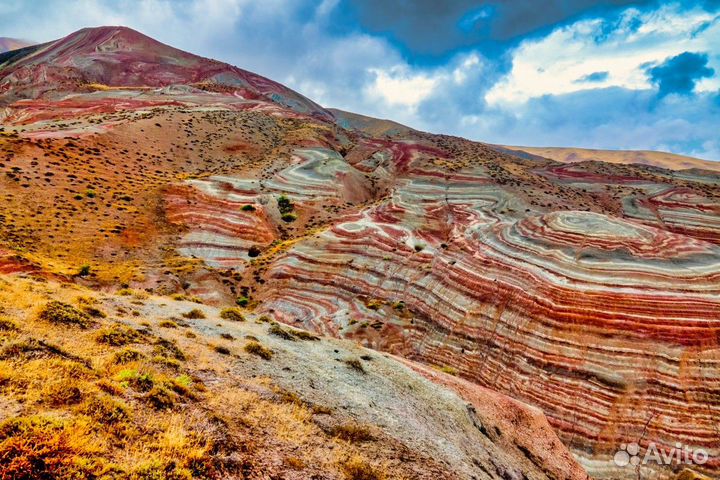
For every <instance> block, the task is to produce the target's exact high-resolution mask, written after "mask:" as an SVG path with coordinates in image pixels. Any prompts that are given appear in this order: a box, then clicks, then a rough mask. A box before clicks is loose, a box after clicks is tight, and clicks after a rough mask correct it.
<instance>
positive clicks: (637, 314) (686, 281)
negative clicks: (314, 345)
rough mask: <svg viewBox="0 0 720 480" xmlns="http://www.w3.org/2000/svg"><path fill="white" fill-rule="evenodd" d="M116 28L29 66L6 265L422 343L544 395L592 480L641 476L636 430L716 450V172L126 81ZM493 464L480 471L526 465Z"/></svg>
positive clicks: (382, 342) (405, 354)
mask: <svg viewBox="0 0 720 480" xmlns="http://www.w3.org/2000/svg"><path fill="white" fill-rule="evenodd" d="M106 33H107V32H105V33H103V32H98V35H99V37H102V38H104V39H106V40H107V38H106V37H105V36H103V35H105V34H106ZM91 36H92V35H88V33H87V32H85V33H83V34H82V35H81V37H83V38H85V39H87V38H89V37H91ZM70 37H71V38H76V37H72V35H71V36H70ZM66 38H68V37H66ZM109 41H110V45H109V46H108V47H107V48H109V49H110V51H109V52H105V53H104V55H105V57H103V58H104V61H103V62H100V63H96V64H95V63H92V62H91V63H90V64H89V65H91V67H87V65H85V64H84V63H83V64H81V65H80V67H78V66H77V65H76V66H74V67H73V68H72V69H71V70H70V74H67V73H65V74H63V72H62V71H61V70H58V71H56V72H54V74H57V75H56V76H51V77H50V78H51V79H57V80H58V86H59V87H60V88H59V89H57V91H55V92H52V91H42V90H36V91H33V88H34V87H33V85H34V83H33V82H36V78H35V77H33V75H27V76H26V77H22V75H20V74H17V75H16V77H15V78H14V79H13V81H16V82H19V83H16V84H17V85H20V88H21V89H22V88H29V90H28V92H29V93H30V94H32V95H28V96H27V98H24V99H22V100H18V101H15V100H12V98H9V97H7V98H6V100H7V106H6V108H5V109H3V110H2V112H1V113H0V117H1V118H3V129H2V131H0V148H2V154H3V156H0V169H1V170H0V173H2V175H0V186H1V187H2V191H3V193H4V197H3V202H2V203H0V248H2V249H4V250H5V251H6V252H7V253H6V254H3V255H0V271H3V272H8V273H9V274H12V275H14V276H20V277H22V276H38V277H42V278H49V279H51V280H53V281H55V280H60V281H63V282H65V283H67V284H69V285H72V284H79V285H83V286H84V287H91V288H93V289H96V290H100V291H109V292H117V293H118V295H122V294H121V293H120V292H124V291H125V290H127V289H128V288H129V289H133V291H144V292H147V293H148V294H153V295H159V296H163V295H164V296H165V298H167V297H168V296H171V297H170V298H172V297H175V296H177V297H178V298H196V299H198V300H199V301H203V302H205V303H206V304H207V305H216V306H220V307H227V306H229V305H230V304H238V305H239V306H240V308H241V311H242V313H243V315H245V316H248V317H249V318H256V317H257V318H260V317H262V316H266V317H268V318H270V319H271V320H272V321H275V322H282V323H283V324H287V325H292V326H294V327H299V328H303V329H306V330H310V331H313V332H316V333H317V334H323V335H327V336H331V337H340V338H345V339H350V340H354V341H356V342H358V343H360V344H361V345H363V346H365V347H371V348H373V349H375V350H378V351H383V352H387V353H389V354H392V355H395V356H399V357H402V358H405V359H409V360H410V361H413V362H420V363H421V364H422V365H420V366H417V367H416V368H417V369H418V370H421V371H422V372H421V373H422V374H423V375H425V376H429V377H432V378H434V381H437V382H439V383H444V384H452V385H454V386H455V387H456V388H457V389H458V391H464V392H465V393H466V394H468V395H471V392H468V389H469V390H472V388H471V387H472V385H478V386H480V387H482V388H489V389H493V390H496V391H499V392H501V393H502V394H505V395H509V396H511V397H512V398H515V399H517V400H518V401H520V402H523V403H526V404H529V405H531V406H532V407H533V409H535V408H537V409H539V410H541V411H542V412H543V413H544V415H545V416H546V417H547V419H548V421H549V422H550V425H551V426H552V428H554V429H555V431H556V432H557V434H558V436H559V437H560V438H561V440H562V441H563V442H564V444H565V445H566V446H568V448H570V449H571V450H572V453H573V455H574V458H575V459H576V460H577V461H578V462H580V464H581V465H582V466H583V467H584V468H585V469H587V470H588V471H589V472H590V473H591V475H592V476H594V477H597V478H613V479H620V478H623V479H624V478H628V479H630V478H635V474H636V472H635V470H634V469H625V470H623V469H622V468H619V467H617V466H614V465H613V464H612V462H611V459H612V455H613V452H614V451H615V449H617V448H618V446H619V445H620V444H623V443H624V444H627V443H628V442H629V441H634V440H636V439H637V438H640V437H641V436H642V438H645V439H647V441H648V442H650V441H652V442H655V443H657V444H660V445H673V444H674V442H675V441H677V439H678V438H682V440H683V442H684V443H686V444H688V445H689V446H690V447H693V448H704V449H707V450H708V451H709V452H710V453H711V456H712V458H715V457H716V453H718V451H717V448H716V446H715V444H714V443H712V438H713V432H714V428H715V426H714V424H713V423H712V418H713V416H714V415H716V414H717V408H718V407H717V405H716V403H714V402H713V400H712V399H713V398H714V397H713V395H715V394H716V392H715V390H714V387H713V385H715V383H714V382H716V379H717V376H718V371H717V369H715V368H713V367H712V365H715V363H714V362H716V361H717V354H718V350H717V348H716V344H715V343H714V340H712V339H715V338H716V333H717V331H718V328H720V325H719V324H718V320H717V318H716V316H715V313H716V312H717V309H718V308H720V305H719V304H718V298H720V296H718V295H719V294H720V283H719V282H718V279H720V224H719V223H718V218H720V188H719V183H718V177H717V175H716V174H713V173H711V172H704V171H698V170H686V171H681V172H678V171H673V170H668V169H664V168H658V167H655V166H648V165H640V164H612V163H605V162H600V161H583V162H579V163H572V164H565V163H561V162H557V161H554V160H551V159H547V158H543V157H539V156H532V155H529V154H523V155H519V154H513V153H511V152H507V151H504V150H503V149H502V147H498V146H494V145H488V144H484V143H481V142H472V141H469V140H465V139H462V138H459V137H453V136H448V135H434V134H431V133H427V132H420V131H416V130H412V129H407V128H406V127H403V126H402V125H399V124H397V123H394V122H391V121H384V120H377V119H372V118H369V117H364V116H361V115H356V114H350V113H347V112H340V111H337V110H334V111H331V115H330V116H325V115H315V116H313V115H312V112H310V113H311V114H307V112H306V111H302V109H297V106H296V109H293V108H290V107H289V106H288V105H285V104H283V103H282V102H280V103H278V102H276V101H275V100H274V99H273V98H272V95H270V96H265V95H257V96H254V97H252V98H251V96H242V95H235V94H234V93H235V91H236V89H235V87H232V86H231V87H229V88H228V85H227V84H223V83H222V78H220V80H219V81H218V82H217V83H212V84H211V85H208V84H198V83H191V84H187V85H182V84H167V85H160V83H157V84H156V85H155V86H153V87H147V86H146V84H148V83H153V82H160V80H158V77H154V76H152V75H151V78H149V80H150V81H147V82H146V81H140V80H141V79H140V80H138V81H137V82H136V85H135V86H133V85H128V84H127V83H128V82H122V81H121V79H123V78H125V77H123V74H122V72H120V73H117V72H114V71H112V69H111V71H110V73H106V72H104V71H103V70H102V69H103V68H105V67H104V66H106V65H108V61H109V60H108V58H126V55H129V54H130V53H132V54H133V55H134V54H135V53H133V52H129V51H128V50H120V51H118V50H117V48H118V46H121V47H122V48H125V47H124V46H122V45H120V44H117V43H116V44H113V42H112V38H110V39H109ZM131 43H132V42H131ZM141 43H142V42H141ZM132 44H133V45H137V42H135V43H132ZM55 47H58V45H55ZM55 47H50V48H55ZM60 47H62V45H60ZM44 48H45V49H46V50H44V52H47V51H48V50H47V48H48V47H44ZM112 49H115V50H112ZM91 50H93V51H94V47H93V48H92V49H91ZM41 54H43V52H40V51H38V53H37V54H36V55H41ZM83 55H85V56H82V55H80V56H78V58H82V59H94V58H96V57H94V55H95V53H93V52H92V51H91V52H89V53H85V54H83ZM148 55H150V56H152V55H155V57H157V51H152V49H151V51H149V52H145V53H141V54H138V59H142V58H146V57H147V56H148ZM70 57H72V55H70ZM155 57H153V58H155ZM33 58H40V57H33ZM78 58H76V59H73V58H68V59H66V60H67V61H69V62H70V63H72V62H73V61H75V60H78ZM21 61H22V59H19V60H16V61H14V63H13V65H15V66H17V65H18V64H19V62H21ZM138 62H139V60H138ZM153 62H155V63H154V64H155V65H159V66H162V65H163V63H162V62H161V61H159V60H157V58H155V59H154V60H153ZM31 63H32V62H30V63H28V64H26V65H27V66H28V69H27V70H26V73H32V68H33V66H32V65H31ZM116 63H117V62H116ZM142 63H143V62H140V64H142ZM145 63H147V62H145ZM131 64H132V62H128V65H131ZM83 65H85V66H83ZM42 67H43V65H40V69H42ZM86 67H87V68H86ZM53 68H55V67H53ZM84 68H86V70H87V71H86V70H83V69H84ZM93 68H95V69H100V70H99V71H98V70H93ZM113 68H114V67H113ZM158 68H159V67H158ZM193 71H194V70H192V68H191V69H190V73H189V74H188V77H186V78H190V79H191V80H194V79H195V78H197V77H194V76H192V72H193ZM13 72H17V70H13ZM58 72H59V73H58ZM21 73H22V72H21ZM130 73H131V74H132V69H130ZM150 73H151V74H153V72H150ZM4 74H5V70H4V69H3V70H0V85H3V83H2V82H3V81H4V79H5V77H3V75H4ZM106 74H107V75H110V77H111V78H114V80H113V82H112V83H114V85H108V84H102V85H100V84H96V85H92V86H91V85H88V84H87V83H85V82H86V81H87V80H95V79H102V78H105V77H103V75H106ZM85 75H87V77H86V76H85ZM113 75H114V76H113ZM153 75H154V74H153ZM71 78H76V79H79V80H81V81H77V82H73V81H69V79H71ZM138 78H139V77H138ZM215 80H217V79H215ZM23 82H24V83H23ZM230 83H232V82H230ZM12 84H13V83H12V82H9V83H7V84H5V85H10V86H9V88H10V89H12V88H13V87H12ZM257 92H258V93H259V92H260V91H259V90H258V91H257ZM11 94H12V92H11ZM285 103H287V102H285ZM0 251H2V250H0ZM86 267H87V268H86ZM12 278H14V277H12ZM33 288H35V287H33ZM158 301H159V302H162V301H163V300H158ZM123 318H124V317H123ZM213 318H214V317H213ZM278 325H281V324H280V323H278ZM210 327H211V325H209V324H208V325H205V324H204V322H197V324H195V325H194V328H200V329H206V330H207V329H210ZM278 328H280V329H282V328H285V327H278ZM277 334H278V335H282V333H280V332H279V331H278V332H277ZM288 341H292V340H288ZM416 365H417V364H416ZM697 365H710V366H709V367H703V368H700V367H697V368H696V366H697ZM289 367H290V366H289ZM433 367H434V368H433ZM437 370H440V371H443V372H445V373H446V374H447V375H450V376H451V377H453V378H455V376H457V377H458V378H457V379H456V380H457V381H453V379H452V378H449V377H447V376H443V377H441V378H436V377H435V376H434V375H433V373H434V372H436V371H437ZM277 375H278V376H279V375H280V374H277ZM360 378H362V377H360ZM464 398H466V400H467V396H466V397H464ZM578 399H581V401H578ZM490 408H492V406H490ZM364 413H366V412H364ZM495 413H496V414H497V413H499V412H495ZM648 418H650V419H651V421H648V420H647V419H648ZM481 423H482V422H481ZM482 425H484V424H482ZM478 428H479V431H480V432H481V433H482V430H483V428H482V427H480V426H478ZM489 433H490V434H491V435H492V433H491V432H489ZM643 447H645V445H644V446H643ZM551 453H553V456H551V457H548V458H547V459H545V458H538V457H537V454H532V455H530V457H528V458H531V457H532V458H534V459H535V460H536V461H538V462H540V463H542V462H543V461H546V460H547V461H549V462H552V461H554V459H555V458H556V457H555V455H554V454H556V453H558V452H551ZM559 454H560V456H563V455H564V453H562V452H559ZM532 458H531V461H532ZM496 467H497V466H490V464H489V463H482V464H481V466H477V468H478V470H477V472H476V473H477V476H479V477H480V478H483V477H490V478H494V477H498V478H508V475H510V478H512V475H513V474H510V473H507V472H505V473H503V471H502V468H500V469H498V468H496ZM501 467H502V466H501ZM470 468H472V467H470ZM488 468H490V470H488V471H489V472H490V473H487V472H486V471H485V470H484V469H488ZM503 468H504V467H503ZM573 468H574V467H573ZM643 468H644V469H645V470H643V473H648V474H655V475H659V478H672V477H673V476H674V472H673V471H672V469H670V468H664V467H660V466H647V467H643ZM702 471H704V472H706V473H712V474H714V473H715V472H717V471H720V464H718V463H717V462H709V463H708V464H707V465H705V466H703V467H702ZM483 472H485V473H483ZM518 478H522V477H518Z"/></svg>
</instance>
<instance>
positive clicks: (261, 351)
mask: <svg viewBox="0 0 720 480" xmlns="http://www.w3.org/2000/svg"><path fill="white" fill-rule="evenodd" d="M245 351H246V352H248V353H251V354H253V355H257V356H258V357H260V358H262V359H264V360H270V359H271V358H272V356H273V352H272V350H270V349H269V348H267V347H264V346H262V345H260V343H258V342H255V341H251V342H248V343H247V344H246V345H245Z"/></svg>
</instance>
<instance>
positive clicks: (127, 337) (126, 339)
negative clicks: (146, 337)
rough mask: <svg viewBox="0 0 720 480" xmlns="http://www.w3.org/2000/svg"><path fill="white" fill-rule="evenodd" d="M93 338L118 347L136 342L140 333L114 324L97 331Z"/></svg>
mask: <svg viewBox="0 0 720 480" xmlns="http://www.w3.org/2000/svg"><path fill="white" fill-rule="evenodd" d="M95 339H96V340H97V341H98V342H100V343H104V344H107V345H112V346H115V347H118V346H122V345H127V344H129V343H134V342H137V341H138V340H139V339H140V334H139V333H138V332H137V330H135V329H132V328H130V327H120V326H115V327H112V328H107V329H103V330H101V331H99V332H98V333H97V335H96V336H95Z"/></svg>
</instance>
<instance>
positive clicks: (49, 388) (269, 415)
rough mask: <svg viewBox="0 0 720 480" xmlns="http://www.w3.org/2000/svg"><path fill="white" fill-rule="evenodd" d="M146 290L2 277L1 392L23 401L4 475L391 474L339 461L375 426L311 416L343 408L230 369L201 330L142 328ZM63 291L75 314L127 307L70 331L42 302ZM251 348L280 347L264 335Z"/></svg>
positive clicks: (1, 464) (10, 423)
mask: <svg viewBox="0 0 720 480" xmlns="http://www.w3.org/2000/svg"><path fill="white" fill-rule="evenodd" d="M82 297H86V298H84V299H81V298H82ZM134 298H135V296H134V295H128V296H125V297H110V298H109V299H106V300H101V299H98V298H97V296H96V295H95V294H93V293H92V292H88V291H87V290H84V289H80V288H77V287H74V286H66V287H60V286H58V285H55V284H52V283H47V284H40V283H37V282H33V281H30V280H23V279H13V281H12V282H6V281H5V280H3V279H2V278H0V305H3V306H4V311H3V316H2V320H3V321H2V323H0V325H1V326H2V328H0V397H1V398H0V400H2V401H7V402H8V403H9V404H14V405H19V406H20V410H19V411H18V412H17V414H16V415H14V416H11V417H10V418H8V419H7V420H6V421H5V422H3V423H1V424H0V479H13V480H15V479H21V480H31V479H33V480H35V479H45V478H47V479H50V478H52V479H57V480H75V479H90V478H98V479H101V478H102V479H108V480H109V479H124V478H129V479H133V480H140V479H177V480H180V479H182V480H188V479H193V478H203V479H218V480H219V479H222V478H228V477H236V478H257V477H259V476H262V475H264V474H266V473H267V472H265V471H264V468H265V467H264V466H267V465H274V467H273V468H275V469H277V471H276V472H275V475H277V476H278V477H282V476H283V475H284V474H283V473H282V472H290V471H293V472H298V471H300V472H302V475H306V476H307V477H308V478H310V477H312V476H313V475H321V474H327V473H331V474H332V475H334V476H335V477H338V478H341V477H343V476H345V477H346V478H358V479H363V478H370V479H372V478H375V479H382V478H385V477H383V476H375V477H372V476H364V477H363V476H359V475H373V474H377V475H381V470H379V469H378V468H377V467H374V466H372V465H369V464H363V463H362V462H360V461H357V460H352V461H347V462H344V463H343V462H340V463H339V462H338V461H337V460H336V458H337V457H336V455H340V456H342V457H343V458H346V457H347V458H354V457H353V455H357V454H359V449H364V448H369V445H370V444H368V443H367V439H368V437H369V435H370V434H369V433H368V432H369V430H368V431H367V432H365V431H364V430H363V428H364V427H362V426H357V425H350V426H344V427H343V428H342V429H338V430H337V431H336V432H335V435H331V436H328V435H327V434H326V433H325V432H324V431H323V430H322V429H321V428H320V427H319V426H318V425H317V424H316V423H315V421H314V420H313V418H314V416H315V415H318V414H323V415H330V414H332V410H330V409H318V408H314V407H313V406H312V405H308V404H306V403H305V402H304V401H303V400H302V399H301V398H300V397H299V396H298V395H297V394H295V393H293V392H289V391H287V390H282V389H279V388H277V387H276V386H274V385H272V383H271V382H268V381H267V380H266V379H260V378H257V379H256V378H244V379H243V378H238V377H237V376H232V373H231V369H230V368H229V365H230V364H229V363H223V362H224V360H223V358H225V357H222V356H218V355H216V354H214V352H213V349H212V343H211V339H210V338H207V337H205V336H204V335H201V334H200V333H199V332H195V333H196V335H194V337H195V338H187V337H186V336H185V330H184V329H164V330H162V332H157V333H153V332H152V331H151V330H149V329H147V328H143V327H142V326H140V322H141V321H144V320H145V318H147V319H148V320H156V319H153V318H151V317H147V316H146V315H143V316H142V317H141V318H138V317H134V316H133V315H132V314H131V313H130V312H131V311H132V308H131V307H130V305H132V302H133V301H135V300H134ZM146 300H147V302H148V303H150V302H152V301H153V299H146ZM53 301H57V302H61V303H62V304H63V307H62V309H61V311H63V312H66V311H73V312H74V311H75V310H77V311H80V312H81V313H82V310H81V309H82V307H83V306H88V305H92V306H93V307H94V308H98V309H102V310H107V311H114V312H118V311H124V312H127V313H125V314H118V315H113V317H119V318H108V317H100V316H99V317H98V318H95V319H92V321H93V322H94V324H93V325H94V326H95V328H92V329H89V328H88V329H78V328H68V324H67V323H65V322H55V321H48V320H47V319H46V317H45V316H41V315H40V314H39V313H40V312H39V311H38V310H36V308H37V307H36V305H41V307H40V309H39V310H40V311H44V310H45V309H44V307H43V306H45V305H48V304H50V303H51V302H53ZM73 305H79V306H80V308H75V307H73ZM66 306H70V308H71V309H73V310H70V309H68V308H67V307H66ZM48 318H49V317H48ZM81 318H84V317H81ZM88 318H89V317H88ZM72 325H75V324H74V323H73V324H72ZM289 331H293V332H294V330H289ZM160 333H161V334H162V336H161V335H160ZM42 338H52V339H53V342H52V343H49V342H47V341H45V340H42ZM245 351H246V352H248V353H250V354H252V355H257V356H259V357H261V358H263V359H267V360H269V359H271V358H272V356H273V354H272V351H271V350H270V349H268V348H267V347H265V346H263V345H262V344H261V343H260V342H259V341H254V340H253V341H249V342H248V343H247V344H246V345H245ZM71 352H72V353H71ZM227 358H228V359H230V358H232V357H227ZM228 361H230V360H228ZM201 377H202V378H204V377H209V378H210V379H211V380H212V381H211V382H210V383H208V384H205V381H204V380H203V379H202V378H201ZM262 392H264V393H262ZM329 444H332V448H331V449H330V450H328V448H327V447H328V445H329ZM365 445H368V447H365ZM373 445H374V444H373ZM328 451H330V452H332V454H331V455H329V454H328ZM269 458H277V459H279V460H277V461H276V460H272V461H271V460H267V459H269ZM358 458H361V457H358ZM263 459H266V460H263ZM257 465H260V466H257ZM368 472H369V473H368Z"/></svg>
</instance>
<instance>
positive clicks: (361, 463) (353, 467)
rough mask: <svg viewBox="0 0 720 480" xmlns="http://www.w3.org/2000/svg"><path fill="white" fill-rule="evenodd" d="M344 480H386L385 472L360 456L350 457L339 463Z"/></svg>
mask: <svg viewBox="0 0 720 480" xmlns="http://www.w3.org/2000/svg"><path fill="white" fill-rule="evenodd" d="M341 467H342V470H343V473H344V474H345V479H346V480H386V479H387V478H388V477H387V475H386V474H385V472H384V471H383V470H382V469H380V468H378V467H375V466H373V465H372V464H371V463H370V462H368V461H367V460H366V459H365V458H363V457H362V456H360V455H352V456H351V457H349V458H347V459H345V460H344V461H343V462H342V463H341Z"/></svg>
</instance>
